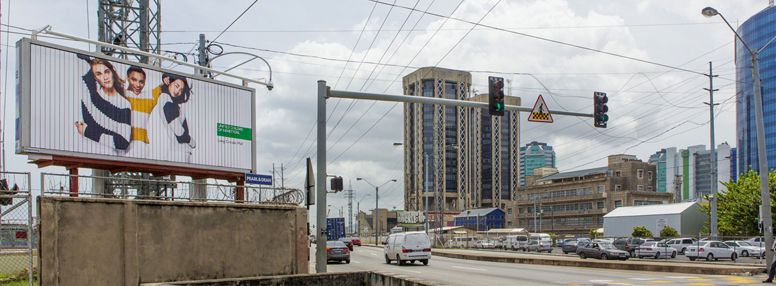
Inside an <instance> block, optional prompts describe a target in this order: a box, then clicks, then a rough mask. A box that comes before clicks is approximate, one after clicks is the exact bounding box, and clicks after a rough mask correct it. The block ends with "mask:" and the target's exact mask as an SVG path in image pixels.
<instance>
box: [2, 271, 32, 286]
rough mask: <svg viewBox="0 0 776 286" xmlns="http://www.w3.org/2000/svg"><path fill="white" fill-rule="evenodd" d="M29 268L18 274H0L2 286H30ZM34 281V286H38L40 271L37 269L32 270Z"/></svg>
mask: <svg viewBox="0 0 776 286" xmlns="http://www.w3.org/2000/svg"><path fill="white" fill-rule="evenodd" d="M27 271H28V268H25V269H24V270H20V271H19V272H16V273H10V274H8V273H0V285H4V286H5V285H9V286H27V285H29V276H28V275H27V274H28V272H27ZM32 275H33V276H32V279H33V285H38V281H37V280H38V271H37V269H35V268H33V269H32Z"/></svg>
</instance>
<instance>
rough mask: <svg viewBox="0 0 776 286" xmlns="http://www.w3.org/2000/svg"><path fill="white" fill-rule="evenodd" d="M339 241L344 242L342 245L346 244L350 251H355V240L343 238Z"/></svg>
mask: <svg viewBox="0 0 776 286" xmlns="http://www.w3.org/2000/svg"><path fill="white" fill-rule="evenodd" d="M337 241H342V243H344V244H345V245H347V246H348V249H349V250H350V251H353V240H351V239H350V238H347V237H343V238H340V239H338V240H337Z"/></svg>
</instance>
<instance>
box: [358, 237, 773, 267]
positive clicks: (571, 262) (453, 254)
mask: <svg viewBox="0 0 776 286" xmlns="http://www.w3.org/2000/svg"><path fill="white" fill-rule="evenodd" d="M364 246H370V247H378V248H382V246H375V245H366V244H365V245H364ZM431 254H432V255H436V256H442V257H449V258H458V259H469V260H480V261H490V262H503V263H524V264H537V265H555V266H571V267H592V268H607V269H618V270H635V271H650V272H674V273H687V274H705V275H731V274H739V275H740V274H744V273H749V274H750V275H757V274H760V273H765V267H764V266H751V265H750V266H738V265H730V264H706V263H704V264H699V263H691V262H668V261H666V262H659V261H639V260H628V261H619V260H598V259H580V258H579V257H576V256H537V255H529V254H520V253H501V252H492V253H490V252H481V251H467V250H453V249H437V248H434V249H432V250H431Z"/></svg>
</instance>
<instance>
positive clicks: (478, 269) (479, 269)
mask: <svg viewBox="0 0 776 286" xmlns="http://www.w3.org/2000/svg"><path fill="white" fill-rule="evenodd" d="M452 267H455V268H461V269H469V270H477V271H488V270H487V269H481V268H470V267H463V266H452Z"/></svg>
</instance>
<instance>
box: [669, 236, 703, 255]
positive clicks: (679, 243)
mask: <svg viewBox="0 0 776 286" xmlns="http://www.w3.org/2000/svg"><path fill="white" fill-rule="evenodd" d="M695 243H696V242H695V239H692V238H674V239H672V240H669V241H668V242H666V244H668V246H670V247H673V248H676V249H677V250H679V253H680V254H684V251H685V250H686V249H687V247H688V246H690V245H693V244H695Z"/></svg>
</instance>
